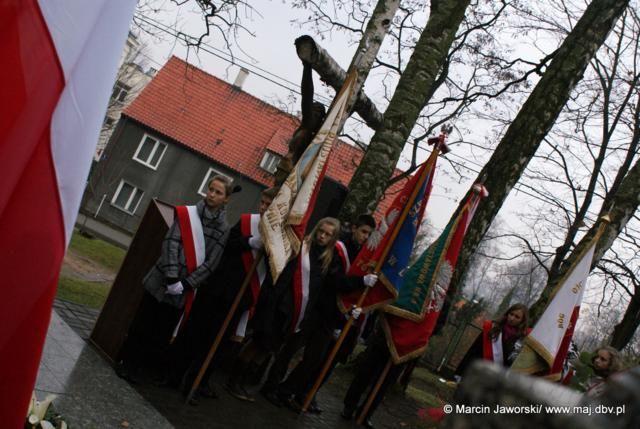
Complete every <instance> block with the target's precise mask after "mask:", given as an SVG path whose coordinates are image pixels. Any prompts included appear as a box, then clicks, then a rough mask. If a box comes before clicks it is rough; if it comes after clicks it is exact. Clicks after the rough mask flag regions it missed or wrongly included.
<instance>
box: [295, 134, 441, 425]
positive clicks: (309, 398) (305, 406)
mask: <svg viewBox="0 0 640 429" xmlns="http://www.w3.org/2000/svg"><path fill="white" fill-rule="evenodd" d="M445 137H446V134H443V136H442V137H441V138H440V141H439V143H438V144H436V145H435V146H434V148H433V152H432V153H431V156H430V157H429V161H432V162H433V160H435V158H437V157H438V154H439V153H440V148H441V146H442V147H446V146H444V138H445ZM429 161H427V162H429ZM426 171H427V170H426V169H425V170H424V171H423V172H422V174H425V173H426ZM418 192H419V187H416V189H413V190H412V195H411V199H412V200H413V199H415V197H416V196H417V193H418ZM410 209H411V207H410V206H409V205H407V206H405V207H404V209H403V210H402V213H401V214H400V217H399V218H398V220H397V222H396V223H395V226H394V229H393V231H392V234H391V238H390V239H389V241H388V243H392V242H393V240H395V238H396V237H397V236H398V234H399V233H400V227H401V225H402V223H403V222H404V220H405V219H406V217H407V215H408V214H409V210H410ZM389 250H390V249H389V248H388V247H387V248H385V249H384V252H383V254H382V257H381V258H380V259H379V260H378V261H377V262H376V266H375V268H374V269H373V273H375V274H376V275H377V274H378V273H379V272H380V269H381V268H382V265H383V264H384V261H385V259H386V257H387V255H388V254H389ZM369 289H370V288H369V287H365V288H364V290H363V291H362V293H361V294H360V297H359V298H358V301H357V302H356V304H355V306H356V307H362V303H363V302H364V300H365V298H366V297H367V293H368V292H369ZM354 321H355V319H354V318H353V316H349V319H348V320H347V322H346V323H345V325H344V327H343V328H342V332H341V333H340V336H339V337H338V339H337V340H336V343H335V344H334V346H333V348H332V349H331V353H329V356H328V357H327V360H326V361H325V363H324V366H323V367H322V371H320V375H318V378H316V381H315V383H314V384H313V387H311V389H310V390H309V392H308V393H307V396H306V397H305V399H304V404H303V405H302V408H301V410H300V414H302V413H305V412H307V409H308V408H309V405H310V404H311V401H313V397H314V396H315V395H316V392H317V391H318V389H319V388H320V385H321V384H322V381H323V380H324V377H325V376H326V375H327V372H329V368H331V364H332V363H333V360H334V359H335V357H336V355H337V354H338V351H339V350H340V347H341V346H342V343H343V342H344V340H345V338H346V337H347V334H348V333H349V329H351V326H352V325H353V322H354Z"/></svg>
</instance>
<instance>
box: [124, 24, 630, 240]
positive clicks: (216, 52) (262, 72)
mask: <svg viewBox="0 0 640 429" xmlns="http://www.w3.org/2000/svg"><path fill="white" fill-rule="evenodd" d="M135 16H136V18H138V19H139V20H141V21H143V22H145V23H146V24H148V25H150V26H152V27H154V28H156V29H158V30H159V31H162V32H164V33H166V34H168V35H170V36H172V37H174V38H175V39H177V40H180V41H182V42H184V43H187V40H186V39H187V38H188V39H191V40H194V41H195V40H197V38H195V37H192V36H189V35H187V34H184V33H180V32H177V31H175V30H174V29H172V28H170V27H168V26H167V25H165V24H163V23H161V22H159V21H157V20H156V19H154V18H151V17H149V16H146V15H144V14H142V13H140V12H137V13H136V14H135ZM198 49H199V50H202V51H203V52H206V53H208V54H210V55H213V56H214V57H216V58H219V59H221V60H223V61H226V62H228V63H230V64H232V65H235V66H239V67H244V68H246V69H249V71H250V72H251V73H252V74H254V75H256V76H258V77H260V78H262V79H264V80H266V81H268V82H270V83H272V84H274V85H277V86H279V87H281V88H283V89H286V90H287V91H290V92H293V93H295V94H297V95H301V92H300V90H299V89H298V84H296V83H294V82H292V81H290V80H288V79H286V78H283V77H281V76H279V75H276V74H275V73H272V72H270V71H268V70H266V69H263V68H261V67H259V66H256V65H255V64H251V63H249V62H247V61H245V60H242V59H240V58H237V57H233V56H231V55H230V54H228V53H226V52H225V51H223V50H221V49H218V48H216V47H214V46H211V45H209V44H207V43H205V42H201V43H200V44H199V45H198ZM145 57H147V58H149V59H150V60H151V61H153V62H154V63H155V64H158V65H159V66H162V65H161V64H159V63H158V62H157V61H155V60H153V59H151V58H150V57H148V56H147V55H145ZM242 64H244V65H242ZM256 70H257V71H256ZM266 75H270V76H272V77H273V78H275V79H278V80H281V81H282V82H285V83H286V84H289V85H293V86H294V87H293V88H291V87H289V86H287V85H285V84H283V83H280V82H277V81H275V80H274V79H272V78H269V77H267V76H266ZM315 97H316V98H320V99H324V100H325V102H324V104H325V105H329V104H330V103H331V99H329V98H328V97H326V96H323V95H321V94H316V95H315ZM351 120H353V121H355V122H358V123H360V124H362V125H365V126H367V127H368V125H367V124H366V123H365V122H364V121H363V120H362V119H358V118H355V117H353V116H352V117H351ZM414 144H415V145H416V146H417V147H418V149H421V150H424V151H425V152H429V149H428V147H426V146H424V144H423V145H421V144H420V142H418V143H414ZM449 156H455V157H456V158H460V159H462V160H464V161H465V163H464V164H463V163H461V162H458V161H454V160H452V159H450V158H447V159H448V161H449V162H450V163H452V164H455V165H457V166H459V167H461V168H465V169H466V170H468V171H471V172H472V173H475V174H480V170H476V169H474V168H472V167H469V166H468V165H467V164H472V165H475V166H476V167H479V168H480V169H482V168H483V167H484V165H482V164H479V163H477V162H475V161H473V160H470V159H466V158H463V157H462V156H460V155H458V154H456V153H454V152H449ZM523 186H524V185H522V184H520V183H516V184H515V185H514V186H513V188H514V189H515V190H516V191H518V192H520V193H522V194H524V195H526V196H529V197H531V198H533V199H535V200H538V201H540V202H542V203H545V204H546V203H548V201H546V200H544V199H543V198H541V197H540V196H538V195H536V194H533V193H531V192H529V191H527V190H525V189H523ZM587 220H588V221H590V222H595V221H594V220H593V219H589V218H587ZM631 231H633V232H634V233H638V232H639V231H635V230H633V229H631Z"/></svg>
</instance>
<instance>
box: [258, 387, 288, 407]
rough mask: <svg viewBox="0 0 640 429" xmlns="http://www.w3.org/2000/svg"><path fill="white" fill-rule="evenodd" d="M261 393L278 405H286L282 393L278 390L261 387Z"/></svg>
mask: <svg viewBox="0 0 640 429" xmlns="http://www.w3.org/2000/svg"><path fill="white" fill-rule="evenodd" d="M260 393H261V394H262V396H264V399H266V400H267V401H269V402H271V403H272V404H273V405H275V406H276V407H282V406H283V405H284V402H283V401H282V400H281V399H280V395H278V392H277V391H275V390H264V389H261V390H260Z"/></svg>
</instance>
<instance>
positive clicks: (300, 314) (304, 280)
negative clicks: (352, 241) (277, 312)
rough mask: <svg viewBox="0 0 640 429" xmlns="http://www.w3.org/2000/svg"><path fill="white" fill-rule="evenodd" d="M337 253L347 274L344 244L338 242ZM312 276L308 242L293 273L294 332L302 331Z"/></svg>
mask: <svg viewBox="0 0 640 429" xmlns="http://www.w3.org/2000/svg"><path fill="white" fill-rule="evenodd" d="M335 251H336V252H335V253H336V254H337V255H338V256H339V257H340V258H341V259H342V266H343V267H344V269H345V274H346V273H347V272H348V271H349V266H350V263H349V253H348V252H347V247H346V246H345V245H344V243H343V242H341V241H337V242H336V246H335ZM310 274H311V261H310V259H309V246H308V245H307V243H306V241H305V242H303V243H302V250H300V256H299V257H298V260H297V267H296V271H295V272H294V273H293V322H292V324H291V326H292V332H294V333H295V332H298V331H300V324H301V323H302V320H304V315H305V311H306V308H307V303H308V301H309V278H310Z"/></svg>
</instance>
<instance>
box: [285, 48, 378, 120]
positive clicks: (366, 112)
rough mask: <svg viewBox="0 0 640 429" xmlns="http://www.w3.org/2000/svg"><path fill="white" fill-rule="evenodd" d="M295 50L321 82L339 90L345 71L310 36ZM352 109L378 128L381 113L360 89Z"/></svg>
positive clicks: (344, 77)
mask: <svg viewBox="0 0 640 429" xmlns="http://www.w3.org/2000/svg"><path fill="white" fill-rule="evenodd" d="M297 51H298V57H299V58H300V59H301V60H302V61H306V62H308V63H309V64H310V65H311V67H312V68H313V69H314V70H315V71H316V73H318V74H319V75H320V78H321V79H322V81H323V82H325V83H326V84H327V85H329V86H331V87H332V88H333V89H335V90H336V92H338V91H340V88H342V84H343V83H344V80H345V79H346V77H347V72H346V71H344V70H343V69H342V67H340V65H339V64H338V63H337V62H336V61H335V60H334V59H333V58H332V57H331V55H329V53H328V52H327V51H325V50H324V49H323V48H322V47H321V46H320V45H318V44H317V43H316V41H315V40H313V38H312V37H311V36H306V37H304V39H303V40H302V41H301V42H300V43H299V44H298V47H297ZM353 110H354V111H355V112H356V113H358V115H360V117H361V118H362V119H363V120H364V121H365V122H366V123H367V125H368V126H369V127H370V128H372V129H374V130H376V129H378V127H379V126H380V124H381V123H382V113H380V111H379V110H378V108H377V107H376V105H375V104H374V103H373V101H371V99H370V98H369V97H367V96H366V94H365V93H364V91H360V93H359V94H358V99H357V100H356V104H355V106H354V108H353Z"/></svg>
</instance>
